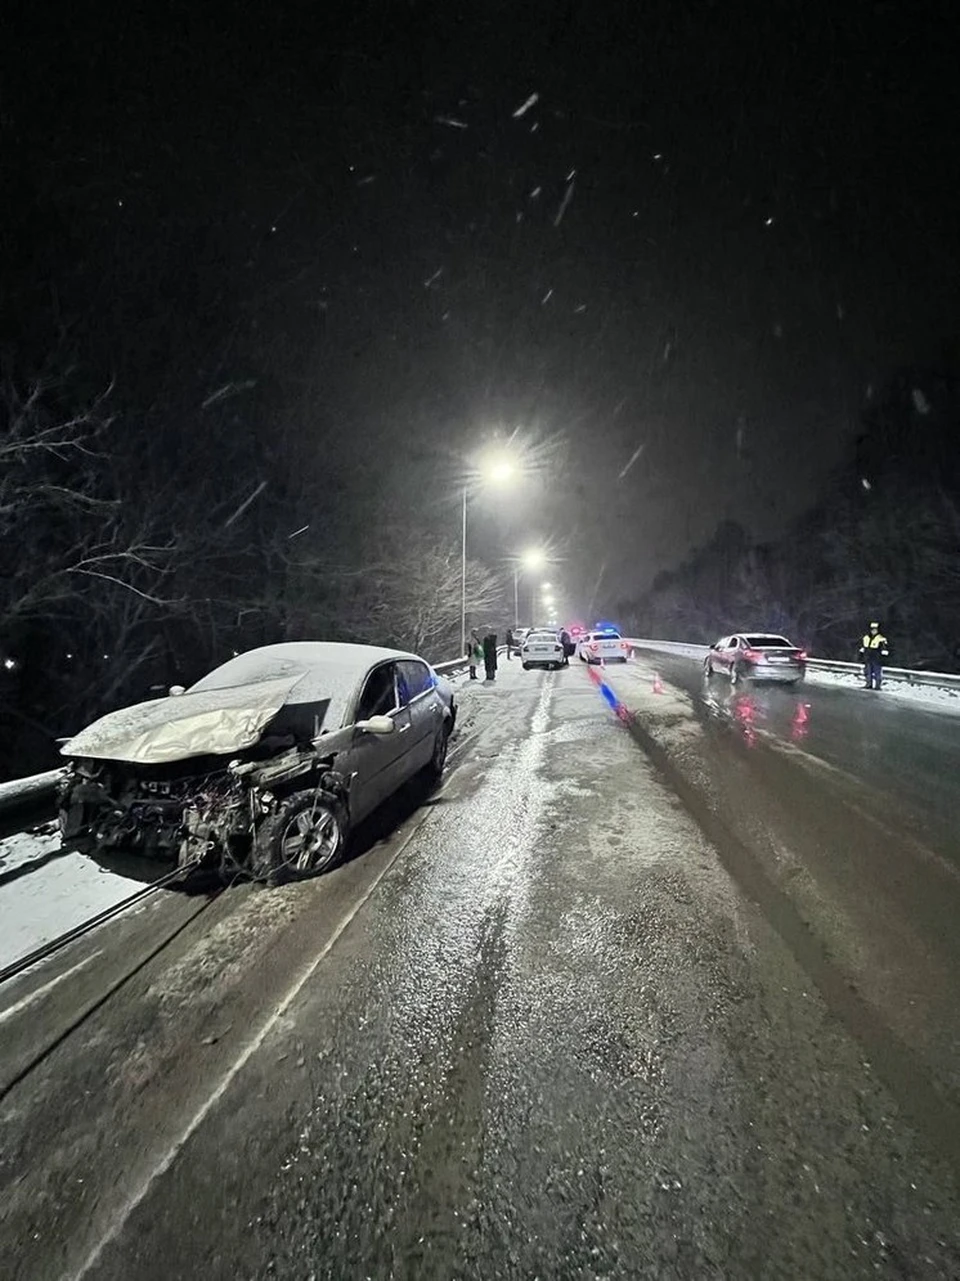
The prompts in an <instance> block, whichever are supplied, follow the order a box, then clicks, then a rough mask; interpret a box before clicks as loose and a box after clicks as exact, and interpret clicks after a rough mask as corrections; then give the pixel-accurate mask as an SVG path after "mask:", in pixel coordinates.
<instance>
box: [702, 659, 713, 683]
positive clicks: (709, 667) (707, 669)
mask: <svg viewBox="0 0 960 1281" xmlns="http://www.w3.org/2000/svg"><path fill="white" fill-rule="evenodd" d="M712 675H713V664H712V663H711V662H710V660H709V658H708V659H707V661H706V662H705V663H704V665H703V679H704V680H705V681H708V680H710V678H711V676H712Z"/></svg>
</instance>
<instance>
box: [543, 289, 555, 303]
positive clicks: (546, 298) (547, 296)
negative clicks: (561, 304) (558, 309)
mask: <svg viewBox="0 0 960 1281" xmlns="http://www.w3.org/2000/svg"><path fill="white" fill-rule="evenodd" d="M552 297H553V290H552V289H548V290H547V292H546V293H545V294H544V295H543V297H542V298H541V299H540V306H541V307H542V306H543V304H544V303H545V302H549V301H550V299H551V298H552Z"/></svg>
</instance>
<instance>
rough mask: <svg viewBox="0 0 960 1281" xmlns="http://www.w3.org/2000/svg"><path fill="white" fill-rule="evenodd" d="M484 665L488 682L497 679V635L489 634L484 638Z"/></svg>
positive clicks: (494, 633)
mask: <svg viewBox="0 0 960 1281" xmlns="http://www.w3.org/2000/svg"><path fill="white" fill-rule="evenodd" d="M483 665H484V667H485V668H486V669H487V680H488V681H495V680H496V679H497V634H496V632H487V634H486V636H484V638H483Z"/></svg>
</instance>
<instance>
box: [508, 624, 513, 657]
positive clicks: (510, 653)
mask: <svg viewBox="0 0 960 1281" xmlns="http://www.w3.org/2000/svg"><path fill="white" fill-rule="evenodd" d="M511 658H513V628H512V627H508V628H507V662H508V663H509V662H510V659H511Z"/></svg>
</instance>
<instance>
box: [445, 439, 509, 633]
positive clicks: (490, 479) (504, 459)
mask: <svg viewBox="0 0 960 1281" xmlns="http://www.w3.org/2000/svg"><path fill="white" fill-rule="evenodd" d="M519 470H520V468H519V465H518V463H517V461H516V460H515V459H514V458H512V457H511V456H510V455H509V454H506V453H498V454H494V455H491V456H488V457H486V458H484V459H482V460H481V461H480V463H479V465H478V466H477V467H476V468H475V469H474V471H473V473H472V479H473V480H474V482H475V483H476V484H478V485H485V484H486V485H493V486H496V487H498V488H504V487H505V486H507V485H510V484H511V483H512V482H513V480H514V479H515V477H516V476H517V474H518V473H519ZM469 496H470V485H469V482H468V483H467V484H465V485H464V487H463V501H462V506H461V520H460V643H461V653H463V654H466V652H467V499H468V498H469Z"/></svg>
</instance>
